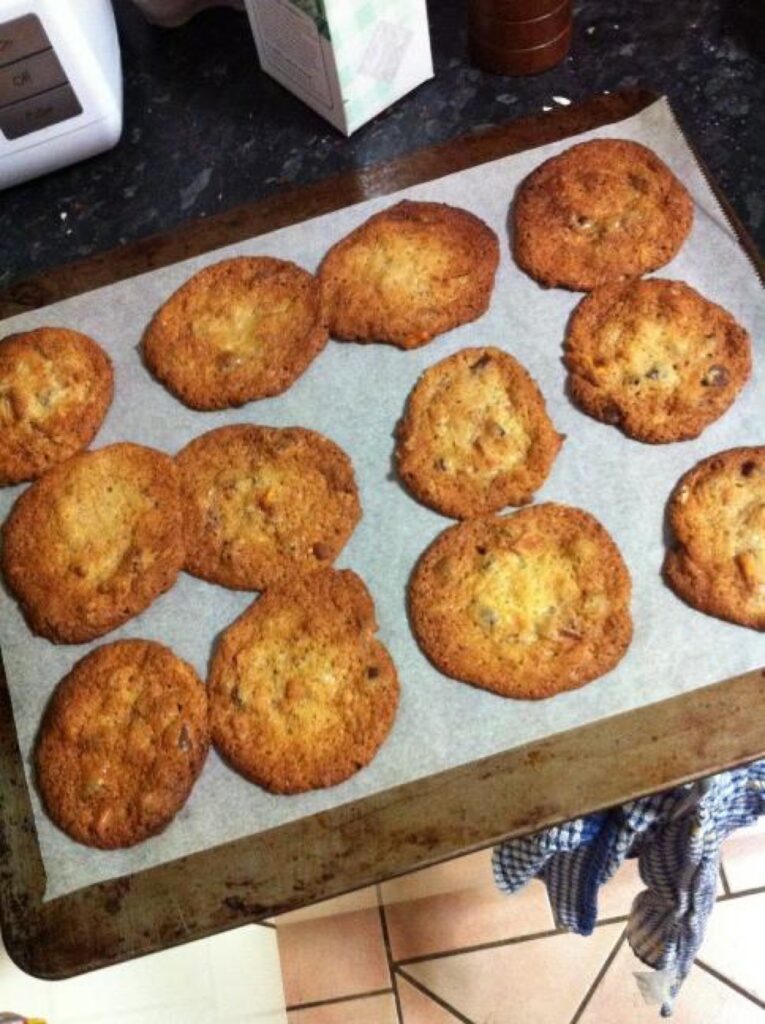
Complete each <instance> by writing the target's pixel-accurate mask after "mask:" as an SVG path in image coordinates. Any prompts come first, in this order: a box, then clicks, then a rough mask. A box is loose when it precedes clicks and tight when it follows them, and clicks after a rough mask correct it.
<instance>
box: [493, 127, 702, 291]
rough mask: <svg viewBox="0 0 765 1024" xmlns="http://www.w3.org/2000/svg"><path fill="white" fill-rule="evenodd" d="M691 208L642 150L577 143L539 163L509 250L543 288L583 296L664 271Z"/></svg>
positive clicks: (516, 209)
mask: <svg viewBox="0 0 765 1024" xmlns="http://www.w3.org/2000/svg"><path fill="white" fill-rule="evenodd" d="M692 222H693V202H692V200H691V197H690V195H689V194H688V192H687V191H686V189H685V188H684V186H683V185H682V184H681V183H680V182H679V181H678V180H677V178H676V177H675V176H674V174H673V173H672V172H671V171H670V169H669V168H668V167H667V166H666V164H664V163H663V162H662V161H661V160H660V159H659V158H658V156H657V155H656V154H655V153H654V152H653V151H652V150H650V149H648V148H647V147H646V146H641V145H640V144H639V143H637V142H628V141H627V140H626V139H595V140H594V141H592V142H581V143H579V144H578V145H576V146H572V147H571V148H570V149H567V150H566V151H565V152H563V153H561V154H559V155H558V156H554V157H552V158H551V159H549V160H545V162H544V163H543V164H541V165H540V166H539V167H537V168H536V170H534V171H532V173H531V174H530V175H529V176H528V177H527V178H526V179H525V181H523V182H522V184H521V186H520V189H519V190H518V194H517V196H516V199H515V203H514V206H513V250H514V254H515V258H516V260H517V262H518V264H519V265H520V266H521V267H522V269H523V270H525V271H526V273H528V274H530V275H531V276H532V277H534V278H536V279H537V281H540V282H541V283H542V284H545V285H553V286H562V287H563V288H573V289H574V290H576V291H589V290H590V289H591V288H596V287H597V286H598V285H601V284H606V283H607V282H609V281H619V280H622V279H624V278H627V277H639V276H640V275H641V274H645V273H646V272H647V271H649V270H656V268H657V267H663V266H664V264H665V263H668V262H669V261H670V260H671V259H672V257H673V256H674V255H675V254H676V253H677V251H678V249H679V248H680V246H681V245H682V244H683V242H684V241H685V239H686V237H687V236H688V233H689V231H690V230H691V224H692Z"/></svg>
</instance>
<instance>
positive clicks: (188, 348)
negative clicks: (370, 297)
mask: <svg viewBox="0 0 765 1024" xmlns="http://www.w3.org/2000/svg"><path fill="white" fill-rule="evenodd" d="M327 338H328V334H327V328H326V326H325V324H324V319H323V317H322V313H321V302H320V296H319V285H318V282H317V280H316V278H315V277H313V275H312V274H309V273H308V271H306V270H303V269H302V268H301V267H298V266H297V265H296V264H294V263H289V262H287V261H285V260H277V259H271V258H270V257H268V256H240V257H237V258H236V259H230V260H222V261H221V262H220V263H214V264H213V265H212V266H211V267H205V268H204V270H200V271H199V273H197V274H194V276H193V277H192V278H190V279H189V280H188V281H187V282H186V283H185V284H184V285H182V286H181V287H180V288H179V289H178V290H177V291H176V292H174V293H173V295H171V296H170V298H169V299H168V300H167V302H165V304H164V305H163V306H161V307H160V309H159V310H158V311H157V313H156V314H155V316H154V319H153V320H152V322H151V324H150V325H149V327H148V329H147V330H146V333H145V335H144V339H143V354H144V358H145V360H146V364H147V366H148V367H149V369H150V370H151V371H152V373H153V374H154V375H155V376H156V377H157V378H158V379H159V380H160V381H161V382H162V383H163V384H164V385H165V386H166V387H167V388H168V389H169V390H170V391H172V392H173V394H174V395H175V396H176V397H177V398H180V400H181V401H182V402H185V403H186V405H190V406H191V408H192V409H225V408H227V407H228V406H236V405H243V404H244V403H245V402H250V401H252V400H253V399H256V398H267V397H268V396H270V395H279V394H281V393H282V391H286V390H287V388H288V387H290V385H291V384H293V383H294V382H295V381H296V380H297V378H298V377H299V376H300V375H301V374H302V373H303V372H304V371H305V370H306V369H307V368H308V366H309V365H310V364H311V362H312V361H313V360H314V359H315V357H316V356H317V355H318V354H319V352H321V350H322V349H323V348H324V346H325V345H326V343H327Z"/></svg>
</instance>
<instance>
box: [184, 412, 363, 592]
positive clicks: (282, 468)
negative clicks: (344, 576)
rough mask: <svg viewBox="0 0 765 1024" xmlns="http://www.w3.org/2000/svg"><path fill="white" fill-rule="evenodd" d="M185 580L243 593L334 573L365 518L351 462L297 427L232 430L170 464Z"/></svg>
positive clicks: (211, 436)
mask: <svg viewBox="0 0 765 1024" xmlns="http://www.w3.org/2000/svg"><path fill="white" fill-rule="evenodd" d="M176 465H177V466H178V469H179V472H180V480H181V495H182V502H183V517H184V527H185V536H186V550H187V555H186V564H185V569H186V571H187V572H190V573H192V575H194V576H199V577H201V578H202V579H204V580H209V581H210V582H211V583H220V584H221V585H222V586H224V587H232V588H234V589H239V590H262V589H263V588H264V587H268V586H270V585H271V584H272V583H275V582H276V581H277V580H280V579H283V578H284V577H285V576H289V575H293V574H297V573H309V572H313V571H314V570H316V569H320V568H324V567H326V566H327V565H331V563H332V562H333V561H334V559H335V558H336V557H337V556H338V555H339V553H340V551H341V550H342V549H343V547H344V546H345V543H346V541H347V540H348V538H349V537H350V535H351V534H352V533H353V531H354V529H355V527H356V524H357V522H358V521H359V519H360V518H361V505H360V503H359V495H358V491H357V489H356V481H355V478H354V475H353V466H352V465H351V460H350V459H349V458H348V456H347V455H346V454H345V452H344V451H343V450H342V449H341V448H340V447H338V445H336V444H335V443H334V442H333V441H330V440H329V439H328V438H326V437H324V436H323V435H322V434H318V433H317V432H316V431H314V430H305V429H303V428H302V427H286V428H277V427H259V426H249V425H240V426H231V427H220V428H219V429H217V430H211V431H209V432H208V433H207V434H202V436H201V437H197V438H195V439H194V440H193V441H191V442H190V443H189V444H187V445H186V447H185V448H183V449H182V450H181V451H180V452H179V453H178V455H177V456H176Z"/></svg>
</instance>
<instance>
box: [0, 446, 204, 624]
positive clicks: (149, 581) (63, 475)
mask: <svg viewBox="0 0 765 1024" xmlns="http://www.w3.org/2000/svg"><path fill="white" fill-rule="evenodd" d="M183 558H184V545H183V522H182V519H181V504H180V494H179V489H178V476H177V473H176V469H175V465H174V464H173V460H172V459H171V458H169V456H167V455H164V454H163V453H162V452H158V451H155V450H154V449H153V448H145V447H143V446H142V445H137V444H130V443H127V442H124V443H121V444H113V445H109V446H108V447H106V448H100V449H98V450H97V451H92V452H83V453H81V454H80V455H75V456H74V457H73V458H71V459H68V460H67V461H66V462H62V463H61V464H60V465H58V466H54V467H53V469H50V470H48V472H47V473H46V474H45V475H44V476H42V477H41V478H40V479H39V480H37V481H36V482H35V483H34V484H32V486H31V487H30V488H29V489H28V490H27V491H25V492H24V493H23V494H22V495H21V497H20V498H19V499H18V501H17V502H16V504H15V505H14V506H13V508H12V509H11V512H10V515H9V516H8V519H7V520H6V522H5V525H4V527H3V546H2V568H3V573H4V575H5V580H6V582H7V584H8V586H9V587H10V589H11V591H12V592H13V594H14V595H15V596H16V598H17V599H18V601H19V603H20V605H21V607H22V610H23V612H24V614H25V616H26V618H27V622H28V623H29V626H30V627H31V629H32V630H33V632H35V633H37V634H39V635H40V636H44V637H47V638H48V639H49V640H52V641H54V642H55V643H68V644H79V643H85V642H86V641H88V640H94V639H95V638H96V637H99V636H102V635H103V634H104V633H108V632H109V630H111V629H115V628H116V627H117V626H120V625H121V624H122V623H123V622H126V621H127V620H128V619H130V618H132V617H133V616H134V615H137V614H138V613H139V612H142V611H143V610H144V609H145V608H148V606H149V605H150V604H151V603H152V602H153V601H154V600H155V599H156V598H157V597H159V595H160V594H162V593H164V591H166V590H168V589H169V588H170V587H171V586H172V585H173V583H174V582H175V580H176V577H177V576H178V573H179V572H180V569H181V566H182V565H183Z"/></svg>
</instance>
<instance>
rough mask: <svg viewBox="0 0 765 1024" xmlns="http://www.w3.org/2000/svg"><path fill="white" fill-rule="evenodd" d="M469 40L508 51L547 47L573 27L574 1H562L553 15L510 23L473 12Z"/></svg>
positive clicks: (500, 18) (471, 13)
mask: <svg viewBox="0 0 765 1024" xmlns="http://www.w3.org/2000/svg"><path fill="white" fill-rule="evenodd" d="M469 24H470V38H471V40H473V41H474V42H475V43H476V44H477V45H478V46H479V47H480V46H481V44H486V45H488V46H495V47H503V48H507V49H509V50H526V49H529V48H530V47H532V46H545V45H546V44H548V43H551V42H553V40H556V39H557V38H558V37H559V36H560V34H561V33H562V32H564V31H565V30H566V29H567V28H568V27H569V26H570V24H571V0H563V3H560V4H559V5H558V7H557V8H556V9H555V10H554V11H552V12H551V13H550V14H546V15H544V17H542V18H532V19H530V20H528V19H527V20H525V21H508V20H507V18H502V17H499V16H497V15H491V14H484V13H483V12H482V11H476V10H473V9H471V11H470V21H469Z"/></svg>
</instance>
